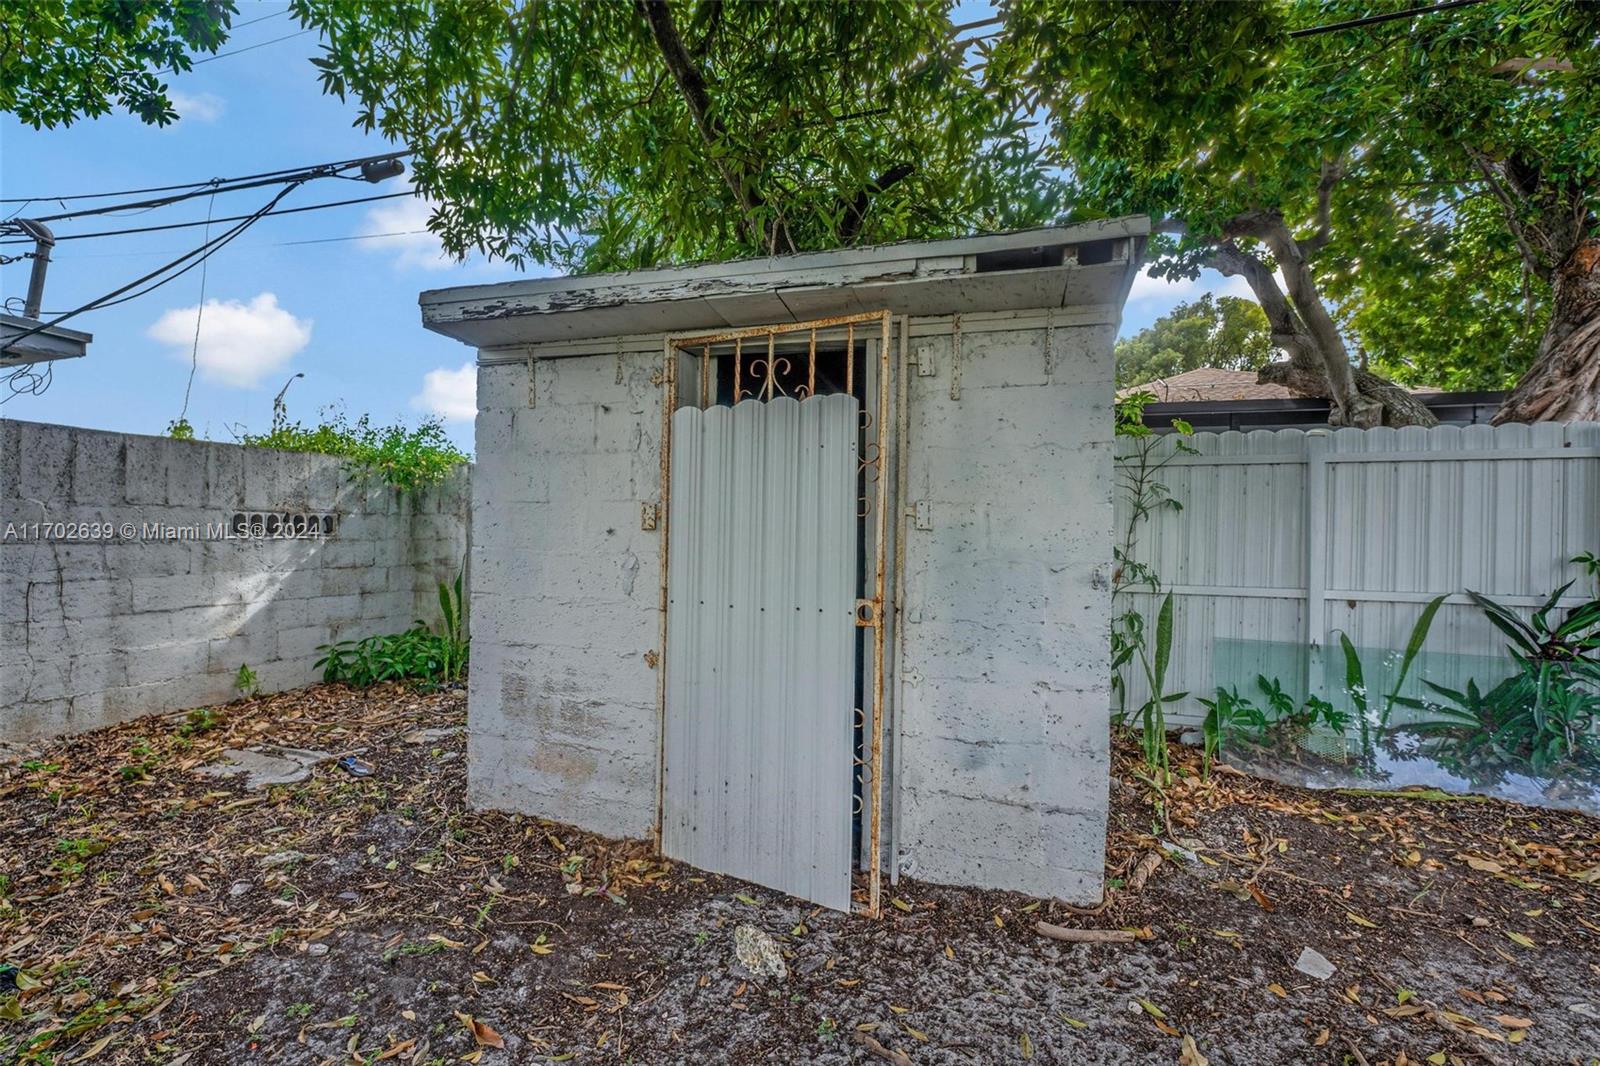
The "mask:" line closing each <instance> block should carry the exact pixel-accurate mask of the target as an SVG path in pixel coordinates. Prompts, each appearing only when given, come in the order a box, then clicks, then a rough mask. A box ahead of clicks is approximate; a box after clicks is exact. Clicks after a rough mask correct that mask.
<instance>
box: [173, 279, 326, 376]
mask: <svg viewBox="0 0 1600 1066" xmlns="http://www.w3.org/2000/svg"><path fill="white" fill-rule="evenodd" d="M200 311H201V309H200V307H199V306H195V307H175V308H173V309H172V310H170V311H168V312H167V313H165V314H164V315H162V316H161V317H160V318H158V319H156V320H155V322H154V323H153V324H152V325H151V326H150V328H149V330H147V331H146V332H147V333H148V334H149V336H150V337H152V338H153V339H155V340H157V341H160V342H161V343H162V344H167V345H171V346H172V349H173V352H172V354H173V355H174V356H175V357H177V358H181V359H184V360H187V359H188V358H189V354H190V351H191V348H192V346H193V345H194V339H195V333H194V327H195V318H196V316H197V315H198V316H200V344H199V348H198V349H196V350H195V361H196V363H197V365H198V366H199V368H200V373H201V375H202V376H203V377H205V378H206V380H208V381H216V382H219V383H221V384H223V385H231V386H233V387H235V388H252V387H254V386H255V385H257V384H259V383H260V381H261V379H262V378H263V377H265V376H266V375H268V374H271V373H273V372H274V371H276V370H279V369H280V368H282V367H283V365H284V364H285V363H287V362H288V361H289V360H290V359H292V358H293V357H294V354H295V353H296V352H298V351H299V350H300V349H302V348H304V347H305V346H306V345H307V344H309V343H310V341H311V325H312V323H311V320H310V319H309V318H296V317H295V316H294V315H292V314H290V313H289V312H288V311H285V310H284V309H283V308H281V307H279V306H278V297H277V296H275V295H274V294H272V293H270V292H264V293H261V294H260V295H258V296H257V297H256V298H255V299H253V300H251V301H250V302H249V303H240V302H238V301H237V300H207V301H206V303H205V314H204V315H200Z"/></svg>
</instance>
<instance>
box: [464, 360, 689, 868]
mask: <svg viewBox="0 0 1600 1066" xmlns="http://www.w3.org/2000/svg"><path fill="white" fill-rule="evenodd" d="M660 352H661V349H660V348H659V347H657V348H656V349H655V350H654V351H653V352H633V353H623V354H619V353H617V352H616V351H610V352H606V353H605V354H599V355H588V356H575V357H571V358H563V359H545V360H535V361H533V362H532V363H528V362H519V363H500V364H496V365H485V366H481V367H480V368H479V371H478V407H479V410H478V422H477V454H478V455H479V456H480V457H481V458H482V461H481V462H480V463H479V464H478V466H477V467H476V469H475V470H474V476H473V528H472V534H473V545H472V624H473V632H472V637H473V642H472V670H471V681H470V683H469V686H470V687H469V710H468V714H469V726H470V729H469V732H470V739H469V743H468V758H469V774H468V791H469V798H470V799H471V801H472V803H473V804H474V805H475V806H479V807H490V808H497V809H504V810H517V811H525V812H529V813H533V814H539V815H542V816H544V817H548V818H554V819H558V820H560V821H564V822H569V823H572V824H576V825H579V826H582V827H583V828H585V829H589V830H592V831H594V832H598V833H604V834H606V835H609V836H615V837H647V836H650V835H651V832H652V830H653V827H654V824H655V803H656V763H657V751H658V749H657V738H658V729H659V723H658V718H657V704H656V672H655V670H653V669H652V668H651V666H650V663H649V662H647V660H646V653H648V652H651V651H659V644H660V636H659V629H658V625H659V619H660V613H659V597H660V554H659V553H660V541H659V534H658V533H655V532H645V531H643V530H641V529H640V524H641V523H640V507H641V504H642V503H644V502H651V501H655V500H656V498H657V496H658V495H659V492H660V464H659V456H660V436H661V397H662V389H661V387H660V386H659V385H658V384H656V383H655V381H654V380H653V377H654V376H655V375H656V374H657V373H658V372H659V369H660V366H661V355H660Z"/></svg>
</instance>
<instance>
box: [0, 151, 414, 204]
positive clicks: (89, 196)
mask: <svg viewBox="0 0 1600 1066" xmlns="http://www.w3.org/2000/svg"><path fill="white" fill-rule="evenodd" d="M411 154H412V153H410V152H397V153H391V154H390V155H385V156H357V157H355V158H354V159H335V160H333V161H332V162H328V163H307V164H306V165H305V166H298V167H284V168H283V169H281V170H263V171H262V172H261V173H259V174H241V175H239V176H238V177H236V178H207V179H205V180H203V181H185V182H180V183H179V184H177V185H152V186H150V187H149V188H147V189H122V190H121V191H119V192H80V193H74V194H73V195H71V196H14V197H10V198H0V204H26V203H32V202H34V201H35V200H37V201H39V202H40V203H56V202H58V201H63V200H108V199H110V198H111V197H113V196H142V195H144V194H145V193H149V192H172V191H174V190H177V189H194V188H198V187H199V186H202V185H204V186H206V188H205V189H202V190H201V192H202V194H203V193H205V192H209V191H210V189H211V187H214V186H217V185H228V184H231V183H233V182H236V181H253V180H255V179H256V178H275V177H283V176H284V175H287V174H298V173H300V172H301V171H302V170H316V169H318V168H319V167H348V166H352V165H354V164H357V163H364V162H366V161H367V160H369V159H389V158H403V157H404V156H407V155H411Z"/></svg>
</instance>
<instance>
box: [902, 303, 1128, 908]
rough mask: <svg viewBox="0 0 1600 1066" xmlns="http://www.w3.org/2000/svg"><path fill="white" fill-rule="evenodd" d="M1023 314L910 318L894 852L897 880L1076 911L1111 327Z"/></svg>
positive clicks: (1100, 628) (1097, 635)
mask: <svg viewBox="0 0 1600 1066" xmlns="http://www.w3.org/2000/svg"><path fill="white" fill-rule="evenodd" d="M1058 314H1059V313H1058ZM1043 317H1044V316H1043V315H1034V316H1029V317H1028V318H1027V319H1026V320H1024V319H1022V318H1021V317H1020V316H1019V321H1018V326H1019V328H1016V329H1011V330H1005V329H994V328H993V326H992V325H991V326H990V328H989V329H987V330H985V331H982V332H978V331H963V332H962V333H961V334H960V337H959V342H958V341H957V340H956V337H955V335H954V334H955V331H954V330H953V329H952V327H951V324H950V322H949V320H948V319H944V320H938V321H935V322H928V321H914V322H913V326H912V330H911V340H910V347H911V351H912V353H913V355H914V356H915V357H916V358H917V360H918V362H919V363H920V362H922V361H923V357H924V356H926V357H928V358H931V361H932V367H933V373H932V374H931V375H928V374H924V373H920V372H919V370H918V369H917V368H913V369H912V370H911V373H910V374H909V375H908V378H907V386H908V389H907V391H908V395H909V404H910V411H909V414H910V424H909V465H908V470H907V484H906V485H905V486H903V488H902V503H903V504H904V505H905V506H906V507H907V508H909V509H911V510H912V511H914V512H915V513H916V514H917V519H914V520H912V521H909V522H908V523H907V525H908V528H907V533H906V543H905V562H904V565H905V568H906V569H905V603H904V605H903V611H902V615H901V619H902V621H903V624H904V635H903V640H904V644H903V650H902V658H901V661H900V666H899V672H900V678H901V685H900V690H899V709H900V710H899V713H900V717H901V724H900V738H901V744H902V750H901V753H900V758H899V762H898V766H899V772H900V775H901V779H900V782H899V786H898V788H897V790H896V794H897V796H898V799H899V802H900V803H901V805H902V806H901V812H900V818H899V826H898V830H899V831H898V834H897V836H898V848H899V852H900V867H901V870H902V872H904V873H906V874H909V875H911V876H914V877H918V878H923V879H927V880H930V881H939V882H945V883H955V884H969V885H979V886H984V887H997V888H1007V889H1013V890H1018V891H1023V892H1027V893H1030V894H1033V895H1039V896H1056V897H1061V898H1065V899H1069V900H1082V901H1096V900H1098V899H1099V895H1100V887H1101V877H1102V868H1103V866H1102V860H1103V845H1104V839H1105V821H1106V806H1107V790H1108V774H1109V751H1108V728H1107V713H1106V707H1107V696H1108V671H1107V661H1106V656H1107V651H1106V647H1107V645H1106V619H1107V617H1108V610H1109V593H1108V592H1107V590H1106V578H1107V576H1108V575H1107V573H1106V566H1107V564H1108V563H1109V556H1110V550H1109V544H1110V536H1111V521H1112V463H1111V446H1112V427H1111V409H1110V404H1109V402H1108V400H1109V397H1110V396H1111V392H1112V377H1113V369H1112V345H1113V341H1114V337H1115V330H1116V327H1115V325H1113V324H1110V323H1102V324H1088V325H1067V326H1063V325H1057V326H1054V327H1053V328H1052V327H1050V326H1048V325H1046V324H1045V322H1042V321H1041V319H1043ZM1062 317H1063V318H1065V316H1062ZM1074 321H1078V322H1081V321H1082V318H1081V317H1080V318H1077V319H1075V320H1074ZM958 349H959V350H958ZM919 526H928V527H929V528H918V527H919Z"/></svg>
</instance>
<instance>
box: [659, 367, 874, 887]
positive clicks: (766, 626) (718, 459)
mask: <svg viewBox="0 0 1600 1066" xmlns="http://www.w3.org/2000/svg"><path fill="white" fill-rule="evenodd" d="M857 411H858V405H857V402H856V400H855V398H854V397H851V396H847V395H832V396H820V397H813V398H810V399H807V400H805V401H803V402H799V401H796V400H793V399H789V398H786V397H780V398H777V399H774V400H771V401H770V402H766V403H762V402H758V401H755V400H746V401H744V402H742V403H739V404H737V405H735V406H733V407H708V408H705V409H704V410H701V409H699V408H695V407H684V408H680V409H679V410H677V411H676V412H674V413H673V415H672V456H671V467H672V470H671V478H672V480H671V484H672V498H671V505H670V507H671V510H670V514H669V522H668V535H669V538H670V541H669V544H668V551H667V558H668V575H667V643H666V647H667V662H666V668H667V676H666V714H665V721H664V729H665V736H664V737H663V767H662V772H663V782H662V812H661V813H662V818H661V849H662V851H663V852H664V853H665V854H667V855H668V856H670V857H672V858H675V859H680V860H682V861H684V862H687V863H690V864H692V865H694V866H698V867H701V868H702V869H706V870H712V871H715V872H717V873H723V874H728V875H730V876H734V877H741V878H744V879H746V880H749V881H754V882H756V883H758V884H762V885H766V886H768V887H771V888H775V889H779V890H781V891H784V892H787V893H790V894H791V895H795V896H799V897H801V898H803V899H808V900H812V901H814V902H816V903H820V904H822V905H824V906H827V907H832V908H835V909H837V910H846V911H847V910H849V909H850V867H851V849H850V838H851V775H852V772H853V770H852V765H851V758H852V737H853V721H852V708H853V705H854V702H855V700H854V684H855V591H854V583H855V575H856V553H857V536H856V529H857V524H856V522H857V510H856V508H857V498H856V477H857V473H858V469H859V464H858V461H857V460H858V457H857V450H858V448H857V432H858V414H857Z"/></svg>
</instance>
